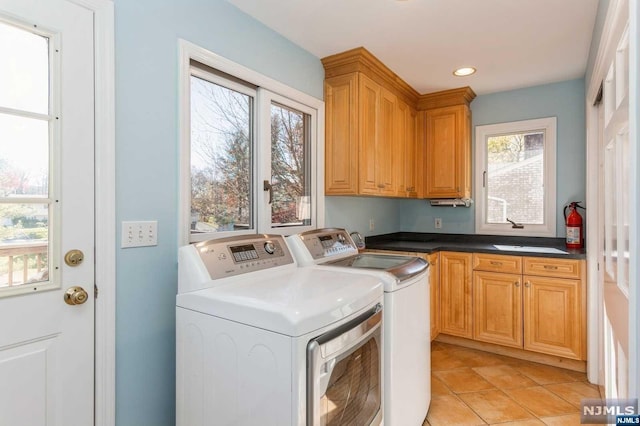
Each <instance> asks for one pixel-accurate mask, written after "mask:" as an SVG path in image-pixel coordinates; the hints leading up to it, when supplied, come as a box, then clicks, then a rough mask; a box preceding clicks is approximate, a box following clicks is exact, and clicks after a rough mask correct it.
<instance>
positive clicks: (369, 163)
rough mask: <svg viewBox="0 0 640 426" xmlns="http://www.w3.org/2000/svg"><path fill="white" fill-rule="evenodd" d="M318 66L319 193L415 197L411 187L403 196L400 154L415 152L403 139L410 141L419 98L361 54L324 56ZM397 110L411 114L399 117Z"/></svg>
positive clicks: (360, 51)
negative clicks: (321, 111)
mask: <svg viewBox="0 0 640 426" xmlns="http://www.w3.org/2000/svg"><path fill="white" fill-rule="evenodd" d="M322 63H323V65H324V67H325V110H326V117H325V120H326V123H327V124H326V132H325V136H326V140H325V157H326V158H325V163H326V164H325V174H326V176H325V193H326V194H327V195H377V196H385V197H407V196H417V193H418V185H415V184H413V182H411V183H410V185H409V188H414V189H412V190H411V191H405V190H404V186H403V185H404V182H405V173H404V169H405V158H406V156H405V149H406V148H407V147H408V148H409V149H412V150H413V149H415V147H414V144H413V143H407V142H406V141H405V138H413V140H415V137H416V136H415V135H416V120H417V116H416V114H415V105H416V102H417V99H418V96H419V94H418V93H417V92H416V91H415V90H413V89H412V88H411V87H410V86H409V85H407V84H406V83H405V82H404V81H402V80H401V79H400V78H399V77H398V76H397V75H396V74H394V73H393V72H392V71H391V70H389V69H388V68H387V67H386V66H385V65H384V64H382V63H381V62H380V61H379V60H378V59H376V58H375V57H374V56H373V55H371V53H369V52H368V51H366V49H363V48H358V49H353V50H350V51H347V52H344V53H341V54H338V55H333V56H329V57H327V58H324V59H322ZM400 104H402V105H405V106H408V107H411V108H412V110H410V111H408V113H407V115H402V116H401V114H399V112H398V108H399V107H398V105H400ZM411 111H413V113H412V112H411ZM411 120H413V121H412V122H408V121H411ZM411 154H412V158H415V155H413V153H411ZM401 171H402V172H401ZM409 173H410V175H414V174H415V173H414V172H413V171H411V172H409ZM412 179H413V178H412ZM401 186H402V191H401V190H400V188H401Z"/></svg>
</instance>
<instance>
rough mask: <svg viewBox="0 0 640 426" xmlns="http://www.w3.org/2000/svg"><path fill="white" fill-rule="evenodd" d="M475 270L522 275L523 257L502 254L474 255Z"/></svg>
mask: <svg viewBox="0 0 640 426" xmlns="http://www.w3.org/2000/svg"><path fill="white" fill-rule="evenodd" d="M473 270H474V271H489V272H504V273H508V274H521V273H522V257H520V256H505V255H501V254H486V253H474V255H473Z"/></svg>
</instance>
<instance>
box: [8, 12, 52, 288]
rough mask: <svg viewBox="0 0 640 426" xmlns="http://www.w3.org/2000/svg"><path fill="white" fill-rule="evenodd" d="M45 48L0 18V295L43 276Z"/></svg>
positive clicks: (47, 184) (47, 124)
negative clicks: (0, 60)
mask: <svg viewBox="0 0 640 426" xmlns="http://www.w3.org/2000/svg"><path fill="white" fill-rule="evenodd" d="M50 49H51V39H50V36H47V35H45V34H44V33H40V31H39V30H35V29H33V28H27V27H25V26H21V25H18V24H16V25H13V24H10V23H8V22H7V23H5V22H3V21H0V56H2V58H3V66H1V67H0V296H3V295H11V294H16V293H17V292H21V291H23V290H25V291H31V289H35V288H34V287H32V285H33V284H35V283H44V282H47V281H49V259H50V258H51V254H52V253H51V250H52V248H53V247H55V245H52V241H51V237H52V235H51V234H52V232H51V230H52V228H51V227H52V225H55V221H54V219H55V217H54V215H53V212H54V211H55V210H56V209H55V208H54V207H53V205H54V204H55V203H54V201H53V200H54V199H55V198H54V197H55V194H54V193H53V190H54V189H55V188H53V187H54V186H55V185H54V184H55V181H52V179H51V177H52V176H54V175H53V172H56V170H52V169H51V167H50V166H51V164H52V161H51V157H52V155H51V154H52V153H54V152H55V146H56V140H55V138H56V132H55V121H56V117H55V113H54V112H52V111H51V110H52V109H53V108H52V106H55V105H56V102H57V99H55V98H54V99H52V96H50V90H49V85H50V81H55V77H56V76H54V75H51V72H50V63H49V61H50V59H49V58H50V53H51V52H50ZM54 235H55V234H54ZM27 284H28V285H29V289H27V288H26V287H27ZM20 286H22V287H20ZM38 288H39V289H46V288H45V287H44V286H39V287H38Z"/></svg>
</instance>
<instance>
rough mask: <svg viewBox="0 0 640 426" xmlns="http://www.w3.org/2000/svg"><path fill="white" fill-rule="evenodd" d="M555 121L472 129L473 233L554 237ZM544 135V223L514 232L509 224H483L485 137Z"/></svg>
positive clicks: (540, 120) (536, 120)
mask: <svg viewBox="0 0 640 426" xmlns="http://www.w3.org/2000/svg"><path fill="white" fill-rule="evenodd" d="M556 129H557V120H556V117H547V118H539V119H534V120H523V121H514V122H509V123H499V124H489V125H484V126H476V139H475V145H476V155H475V167H474V170H475V189H474V191H475V194H476V202H475V205H476V233H477V234H489V235H517V236H531V237H556V137H557V136H556ZM540 130H542V131H544V133H545V141H544V187H545V193H544V206H545V207H544V210H545V211H544V223H543V224H542V225H525V227H524V228H523V229H514V228H512V225H511V224H508V223H507V224H496V223H486V218H487V205H486V188H485V187H484V172H485V170H486V164H487V152H486V143H485V141H486V139H487V137H488V136H493V135H500V134H509V133H521V132H528V131H540Z"/></svg>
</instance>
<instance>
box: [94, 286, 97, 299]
mask: <svg viewBox="0 0 640 426" xmlns="http://www.w3.org/2000/svg"><path fill="white" fill-rule="evenodd" d="M93 298H94V299H97V298H98V285H97V284H94V285H93Z"/></svg>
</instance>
